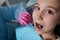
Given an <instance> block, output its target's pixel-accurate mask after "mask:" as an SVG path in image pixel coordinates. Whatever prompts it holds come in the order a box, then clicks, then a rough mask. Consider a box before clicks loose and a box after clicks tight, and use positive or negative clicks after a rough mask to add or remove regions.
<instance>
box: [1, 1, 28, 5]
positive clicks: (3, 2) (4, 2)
mask: <svg viewBox="0 0 60 40" xmlns="http://www.w3.org/2000/svg"><path fill="white" fill-rule="evenodd" d="M22 1H23V2H28V0H0V5H1V6H9V5H13V4H16V3H20V2H22Z"/></svg>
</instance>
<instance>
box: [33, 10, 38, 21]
mask: <svg viewBox="0 0 60 40" xmlns="http://www.w3.org/2000/svg"><path fill="white" fill-rule="evenodd" d="M36 14H37V13H36V12H35V11H33V14H32V18H33V20H35V19H36V17H37V15H36Z"/></svg>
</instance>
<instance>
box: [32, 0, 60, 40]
mask: <svg viewBox="0 0 60 40" xmlns="http://www.w3.org/2000/svg"><path fill="white" fill-rule="evenodd" d="M59 8H60V4H59V1H57V0H38V1H37V3H36V4H35V7H34V11H33V14H32V17H33V23H34V27H35V31H36V32H37V33H38V34H40V35H42V36H43V38H44V39H46V38H52V40H56V35H55V34H54V32H53V30H54V28H55V27H56V25H57V24H59V23H60V12H59V11H60V9H59ZM36 24H39V25H42V26H43V28H42V29H38V28H37V25H36Z"/></svg>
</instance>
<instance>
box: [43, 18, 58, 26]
mask: <svg viewBox="0 0 60 40" xmlns="http://www.w3.org/2000/svg"><path fill="white" fill-rule="evenodd" d="M44 22H45V24H46V25H47V26H48V27H49V26H50V27H55V26H56V25H57V24H58V18H57V17H47V18H45V19H44Z"/></svg>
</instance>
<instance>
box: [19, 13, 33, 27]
mask: <svg viewBox="0 0 60 40" xmlns="http://www.w3.org/2000/svg"><path fill="white" fill-rule="evenodd" d="M31 18H32V17H31V15H30V13H28V12H24V13H21V14H20V15H19V16H18V22H19V23H20V24H21V25H26V26H27V25H28V24H29V23H31V22H32V19H31Z"/></svg>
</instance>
